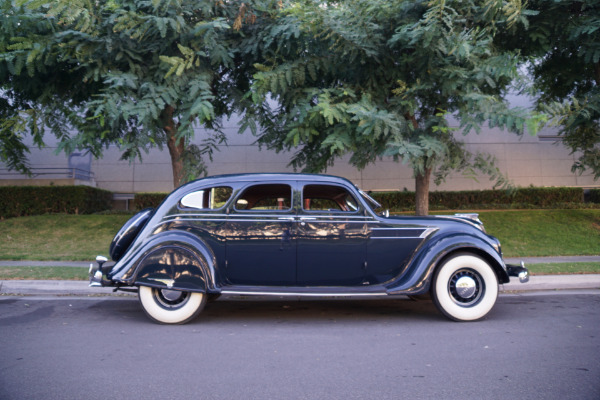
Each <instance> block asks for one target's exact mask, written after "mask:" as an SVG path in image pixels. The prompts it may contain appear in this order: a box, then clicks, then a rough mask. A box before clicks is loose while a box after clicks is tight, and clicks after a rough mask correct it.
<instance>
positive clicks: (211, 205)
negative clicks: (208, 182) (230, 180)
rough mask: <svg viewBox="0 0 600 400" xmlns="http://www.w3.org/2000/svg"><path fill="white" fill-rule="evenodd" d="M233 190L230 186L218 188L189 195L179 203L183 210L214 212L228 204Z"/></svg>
mask: <svg viewBox="0 0 600 400" xmlns="http://www.w3.org/2000/svg"><path fill="white" fill-rule="evenodd" d="M232 193H233V189H232V188H230V187H228V186H217V187H212V188H206V189H202V190H198V191H196V192H192V193H188V194H186V195H185V196H183V198H182V199H181V201H180V202H179V203H180V205H181V207H182V208H195V209H199V210H214V209H217V208H221V207H223V206H224V205H225V203H227V201H228V200H229V198H230V197H231V194H232Z"/></svg>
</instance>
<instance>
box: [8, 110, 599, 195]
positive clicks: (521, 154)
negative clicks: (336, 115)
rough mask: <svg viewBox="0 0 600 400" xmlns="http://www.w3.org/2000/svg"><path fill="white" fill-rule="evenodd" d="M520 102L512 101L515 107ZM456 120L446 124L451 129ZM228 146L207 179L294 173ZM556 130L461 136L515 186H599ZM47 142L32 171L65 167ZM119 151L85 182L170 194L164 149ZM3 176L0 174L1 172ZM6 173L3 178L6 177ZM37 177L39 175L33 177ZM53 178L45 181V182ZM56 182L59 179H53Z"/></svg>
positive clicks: (484, 184)
mask: <svg viewBox="0 0 600 400" xmlns="http://www.w3.org/2000/svg"><path fill="white" fill-rule="evenodd" d="M519 101H520V100H519V99H517V100H513V103H517V105H522V104H518V103H519ZM452 124H455V122H453V121H451V125H452ZM225 132H226V134H227V138H228V143H227V145H223V146H220V147H219V150H220V151H217V152H215V154H214V160H213V162H211V163H209V165H208V172H209V174H210V175H218V174H229V173H242V172H293V171H292V169H291V168H290V167H289V166H288V164H289V162H290V158H291V154H290V153H279V154H277V153H275V152H273V151H268V150H266V149H263V150H259V148H258V146H257V145H256V144H255V141H256V138H255V137H253V136H252V135H251V134H250V133H249V132H247V133H244V134H238V133H237V120H235V119H234V120H231V121H229V122H228V123H227V124H226V128H225ZM555 134H556V132H554V131H552V130H551V129H545V130H543V131H542V132H540V136H530V135H527V134H526V135H524V136H522V137H519V136H517V135H515V134H512V133H508V132H504V131H502V130H499V129H489V128H487V129H486V128H484V129H482V131H481V133H480V134H479V135H477V134H475V133H471V134H469V135H467V136H465V137H463V138H461V139H462V140H463V141H464V142H465V143H466V147H467V149H468V150H470V151H472V152H477V151H481V152H486V153H490V154H492V155H493V156H495V157H496V159H497V166H498V167H499V168H500V170H501V171H502V172H503V173H505V174H506V175H507V176H508V178H509V179H510V180H511V181H512V182H513V183H514V184H515V185H517V186H522V187H525V186H530V185H533V186H578V187H599V186H600V181H596V182H594V180H593V177H592V176H591V175H590V174H584V175H581V176H580V175H577V174H573V173H571V165H572V164H573V162H574V160H575V158H576V156H575V155H571V154H569V150H568V149H567V148H565V147H564V146H563V145H562V144H561V143H555V141H553V140H545V139H544V138H545V137H551V136H553V135H555ZM205 135H206V132H204V131H203V130H201V129H198V130H197V132H196V135H195V141H196V142H200V141H202V139H203V138H204V137H205ZM52 140H53V139H52V138H48V143H47V145H48V146H47V148H44V149H41V150H40V149H37V148H33V149H32V152H31V155H30V164H31V167H32V168H35V169H36V170H37V169H39V170H40V171H43V170H44V169H48V168H66V167H67V166H68V157H66V156H65V155H63V154H59V155H56V154H55V150H56V143H55V142H53V141H52ZM120 157H121V153H120V152H119V150H118V149H117V148H116V147H111V148H109V149H107V150H105V152H104V155H103V157H102V158H101V159H97V160H92V162H91V170H92V172H93V173H94V180H93V181H91V182H90V184H92V185H95V186H97V187H99V188H103V189H108V190H111V191H113V192H117V193H137V192H169V191H171V190H172V189H173V183H172V181H173V178H172V170H171V163H170V157H169V153H168V150H167V149H166V148H165V149H164V150H159V149H152V150H150V151H149V152H148V153H147V154H144V155H143V158H142V162H140V161H139V160H136V161H134V162H129V161H123V160H120ZM2 168H3V167H2V166H1V165H0V184H3V182H4V184H7V183H8V182H9V179H8V177H9V176H10V177H11V179H15V178H16V179H22V180H25V181H26V180H27V179H26V177H24V176H20V177H19V176H15V175H14V174H10V173H6V171H1V170H2ZM3 172H4V174H3ZM326 172H327V173H329V174H333V175H340V176H344V177H346V178H348V179H350V180H352V181H353V182H354V183H356V184H357V185H359V186H360V187H361V188H363V189H365V190H374V191H380V190H403V189H407V190H414V179H413V177H412V170H411V169H410V168H409V167H408V166H407V165H404V164H401V163H397V162H394V161H393V160H391V159H382V160H380V161H378V162H377V163H375V164H372V165H369V166H367V167H366V168H365V169H364V170H362V171H358V170H356V169H355V168H354V167H352V166H350V165H349V164H348V161H347V159H341V160H337V161H336V162H335V165H334V166H333V167H330V168H329V169H328V170H327V171H326ZM7 174H8V175H7ZM37 178H38V179H39V178H42V176H38V177H37ZM51 179H52V177H50V180H51ZM55 179H56V180H57V181H58V178H55ZM492 186H493V182H492V181H490V180H489V178H488V177H487V176H477V177H476V179H472V178H470V177H467V176H464V175H461V174H459V173H454V174H452V175H450V176H449V177H448V179H447V180H446V182H445V183H443V184H441V185H440V186H435V185H433V184H432V185H431V190H477V189H489V188H491V187H492Z"/></svg>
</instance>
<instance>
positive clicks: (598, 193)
mask: <svg viewBox="0 0 600 400" xmlns="http://www.w3.org/2000/svg"><path fill="white" fill-rule="evenodd" d="M588 196H589V197H588V201H589V202H590V203H598V204H600V189H590V191H589V194H588Z"/></svg>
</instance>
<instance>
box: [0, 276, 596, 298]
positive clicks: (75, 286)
mask: <svg viewBox="0 0 600 400" xmlns="http://www.w3.org/2000/svg"><path fill="white" fill-rule="evenodd" d="M573 289H588V290H589V289H600V274H588V275H534V276H531V277H530V279H529V282H527V283H520V282H519V280H518V279H517V278H511V282H510V283H508V284H506V285H500V293H515V292H535V291H551V290H573ZM8 294H14V295H27V296H41V295H51V296H60V295H63V296H111V295H119V296H123V295H126V296H127V295H133V296H134V295H135V294H131V293H124V292H116V293H113V289H112V288H98V287H95V288H91V287H89V286H88V282H87V281H27V280H24V281H19V280H14V281H10V280H9V281H0V296H2V295H8Z"/></svg>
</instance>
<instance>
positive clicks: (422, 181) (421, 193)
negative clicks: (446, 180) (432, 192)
mask: <svg viewBox="0 0 600 400" xmlns="http://www.w3.org/2000/svg"><path fill="white" fill-rule="evenodd" d="M430 178H431V168H426V169H425V172H424V173H423V174H418V175H417V176H416V177H415V206H416V207H415V214H416V215H429V180H430Z"/></svg>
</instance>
